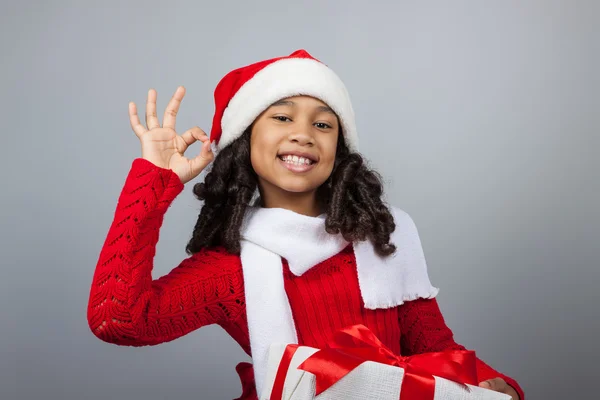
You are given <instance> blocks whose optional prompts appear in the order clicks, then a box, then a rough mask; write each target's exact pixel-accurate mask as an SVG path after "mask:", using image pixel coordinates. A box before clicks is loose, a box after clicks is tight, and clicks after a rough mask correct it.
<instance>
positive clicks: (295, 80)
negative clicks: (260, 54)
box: [210, 50, 358, 152]
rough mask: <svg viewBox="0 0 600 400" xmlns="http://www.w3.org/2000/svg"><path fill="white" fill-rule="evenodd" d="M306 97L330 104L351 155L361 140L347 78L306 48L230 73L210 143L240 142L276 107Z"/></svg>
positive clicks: (218, 94) (219, 95) (219, 92)
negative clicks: (344, 81)
mask: <svg viewBox="0 0 600 400" xmlns="http://www.w3.org/2000/svg"><path fill="white" fill-rule="evenodd" d="M299 95H306V96H311V97H315V98H317V99H319V100H321V101H323V102H324V103H326V104H327V105H328V106H329V107H331V109H332V110H333V111H335V113H336V114H337V116H338V118H339V120H340V124H341V127H342V133H343V135H344V138H345V140H346V144H347V146H348V148H349V149H350V151H353V152H355V151H358V136H357V133H356V123H355V120H354V110H353V109H352V104H351V102H350V96H349V95H348V91H347V90H346V87H345V86H344V83H343V82H342V80H341V79H340V78H339V77H338V76H337V75H336V74H335V72H333V71H332V70H331V69H330V68H329V67H328V66H326V65H325V64H323V63H322V62H320V61H319V60H317V59H316V58H314V57H312V56H311V55H310V54H308V52H306V51H305V50H297V51H295V52H293V53H292V54H290V55H289V56H287V57H278V58H273V59H270V60H265V61H260V62H257V63H254V64H251V65H248V66H245V67H242V68H238V69H236V70H233V71H231V72H230V73H228V74H227V75H225V77H223V79H221V81H220V82H219V84H218V85H217V87H216V89H215V115H214V118H213V125H212V129H211V132H210V138H211V141H213V142H214V143H215V144H216V149H217V150H220V149H222V148H224V147H226V146H228V145H230V144H231V143H232V142H233V141H235V140H236V139H237V138H239V137H240V136H241V135H242V134H243V133H244V131H245V130H246V129H247V128H248V127H249V126H250V125H251V124H252V122H254V120H255V119H256V117H258V116H259V115H260V114H261V113H262V112H263V111H264V110H266V109H267V108H269V107H270V106H271V104H273V103H275V102H276V101H278V100H281V99H283V98H286V97H291V96H299Z"/></svg>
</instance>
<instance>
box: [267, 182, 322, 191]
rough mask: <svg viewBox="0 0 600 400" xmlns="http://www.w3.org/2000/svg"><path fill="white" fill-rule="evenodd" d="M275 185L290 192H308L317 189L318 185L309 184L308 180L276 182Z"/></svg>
mask: <svg viewBox="0 0 600 400" xmlns="http://www.w3.org/2000/svg"><path fill="white" fill-rule="evenodd" d="M277 186H278V187H279V188H280V189H281V190H284V191H286V192H290V193H309V192H314V191H315V190H317V188H318V187H319V185H315V184H310V183H308V182H289V181H288V182H285V183H284V182H277Z"/></svg>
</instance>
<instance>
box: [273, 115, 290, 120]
mask: <svg viewBox="0 0 600 400" xmlns="http://www.w3.org/2000/svg"><path fill="white" fill-rule="evenodd" d="M273 119H275V120H277V121H281V122H286V121H288V120H289V121H291V119H289V118H288V117H286V116H285V115H276V116H274V117H273Z"/></svg>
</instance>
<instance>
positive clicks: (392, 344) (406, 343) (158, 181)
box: [87, 158, 524, 400]
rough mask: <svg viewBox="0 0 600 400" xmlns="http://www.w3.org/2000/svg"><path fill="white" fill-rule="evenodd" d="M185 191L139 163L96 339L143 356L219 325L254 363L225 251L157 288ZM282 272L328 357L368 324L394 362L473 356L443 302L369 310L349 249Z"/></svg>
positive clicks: (114, 240)
mask: <svg viewBox="0 0 600 400" xmlns="http://www.w3.org/2000/svg"><path fill="white" fill-rule="evenodd" d="M182 190H183V184H182V183H181V181H180V180H179V177H178V176H177V175H176V174H175V173H173V172H172V171H171V170H168V169H162V168H159V167H157V166H155V165H154V164H152V163H150V162H149V161H146V160H144V159H141V158H138V159H135V160H134V161H133V163H132V166H131V169H130V171H129V174H128V175H127V178H126V181H125V185H124V187H123V189H122V191H121V195H120V196H119V200H118V203H117V207H116V211H115V215H114V220H113V222H112V224H111V226H110V229H109V232H108V235H107V237H106V240H105V242H104V246H103V248H102V250H101V252H100V257H99V260H98V264H97V266H96V270H95V272H94V277H93V282H92V285H91V291H90V297H89V303H88V311H87V317H88V322H89V326H90V329H91V330H92V332H93V333H94V334H95V335H96V336H97V337H98V338H100V339H102V340H103V341H106V342H109V343H114V344H117V345H125V346H145V345H156V344H159V343H164V342H168V341H171V340H174V339H176V338H178V337H181V336H183V335H185V334H187V333H189V332H191V331H194V330H196V329H198V328H201V327H203V326H206V325H210V324H219V325H220V326H221V327H223V329H225V331H227V332H228V333H229V335H231V337H232V338H233V339H234V340H235V341H236V342H237V343H239V345H240V346H241V347H242V348H243V349H244V351H246V353H248V354H249V355H250V340H249V336H248V325H247V319H246V308H245V302H244V281H243V275H242V265H241V261H240V258H239V256H237V255H233V254H229V253H227V252H226V251H225V250H224V249H223V248H214V249H204V250H202V251H200V252H199V253H196V254H194V255H192V256H190V257H189V258H187V259H185V260H183V261H182V262H181V263H180V264H179V265H178V266H177V267H176V268H174V269H173V270H172V271H171V272H170V273H169V274H167V275H165V276H163V277H161V278H158V279H156V280H153V279H152V267H153V258H154V254H155V251H156V244H157V242H158V238H159V229H160V227H161V225H162V221H163V218H164V215H165V213H166V212H167V209H168V208H169V206H170V205H171V203H172V201H173V200H174V199H175V197H176V196H177V195H178V194H179V193H180V192H181V191H182ZM283 267H284V283H285V290H286V293H287V296H288V298H289V302H290V306H291V309H292V314H293V318H294V323H295V326H296V330H297V336H298V341H299V343H300V344H304V345H307V346H311V347H323V346H324V345H325V343H326V342H327V341H328V340H329V339H330V338H331V335H332V333H333V332H335V331H336V330H338V329H341V328H344V327H346V326H348V325H352V324H357V323H362V324H364V325H366V326H368V327H369V328H370V329H371V330H372V331H373V332H374V333H375V335H377V337H378V338H379V339H380V340H381V341H382V342H383V343H384V344H385V345H387V346H388V347H389V348H390V349H392V350H393V351H394V352H395V353H396V354H402V355H411V354H419V353H424V352H432V351H441V350H445V349H465V347H463V346H461V345H459V344H457V343H456V342H455V341H454V339H453V333H452V331H451V330H450V329H449V328H448V327H447V326H446V324H445V321H444V318H443V316H442V314H441V312H440V309H439V307H438V304H437V302H436V300H435V299H430V300H428V299H418V300H414V301H408V302H406V303H404V304H403V305H401V306H398V307H394V308H389V309H377V310H368V309H365V308H364V305H363V302H362V298H361V296H360V290H359V286H358V278H357V273H356V263H355V260H354V256H353V252H352V248H351V247H348V248H346V249H345V250H344V251H342V252H340V253H339V254H337V255H336V256H334V257H332V258H330V259H329V260H326V261H324V262H322V263H321V264H319V265H317V266H315V267H313V268H312V269H310V270H309V271H308V272H306V273H305V274H304V275H302V276H295V275H294V274H292V273H291V272H290V271H289V268H288V266H287V263H286V261H285V260H283ZM237 371H238V373H239V375H240V378H241V380H242V391H243V393H242V396H241V397H240V398H239V400H242V399H243V400H249V399H256V398H257V395H256V390H255V387H254V376H253V373H252V367H251V365H250V364H249V363H240V364H238V366H237ZM477 373H478V379H479V381H483V380H486V379H490V378H495V377H502V378H504V379H505V380H506V381H507V382H508V383H509V384H510V385H511V386H513V387H514V388H515V389H516V390H517V392H518V393H519V396H520V398H521V399H522V400H524V394H523V391H522V389H521V388H520V386H519V385H518V383H517V382H516V381H515V380H513V379H512V378H510V377H508V376H506V375H503V374H501V373H500V372H497V371H495V370H494V369H492V368H491V367H490V366H488V365H487V364H485V363H484V362H483V361H481V360H478V362H477Z"/></svg>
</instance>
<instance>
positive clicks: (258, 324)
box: [241, 207, 439, 396]
mask: <svg viewBox="0 0 600 400" xmlns="http://www.w3.org/2000/svg"><path fill="white" fill-rule="evenodd" d="M392 212H393V216H394V221H395V223H396V230H395V231H394V232H393V233H392V236H391V242H392V243H394V244H395V245H396V247H397V250H396V253H395V254H394V255H392V256H389V257H381V256H379V255H377V254H376V252H375V249H374V248H373V246H372V245H371V242H370V241H364V242H357V243H353V249H354V255H355V258H356V267H357V272H358V282H359V286H360V292H361V296H362V299H363V302H364V305H365V308H368V309H377V308H390V307H394V306H398V305H400V304H402V303H404V302H405V301H408V300H414V299H416V298H433V297H435V296H436V295H437V293H438V291H439V289H438V288H436V287H433V286H432V285H431V282H430V280H429V275H428V273H427V265H426V262H425V257H424V254H423V249H422V246H421V241H420V239H419V234H418V232H417V228H416V226H415V224H414V222H413V220H412V218H411V217H410V216H409V215H408V214H407V213H406V212H405V211H403V210H400V209H398V208H392ZM348 244H349V243H348V242H346V241H345V240H344V238H343V237H342V236H341V234H340V235H331V234H329V233H327V232H326V231H325V215H321V216H319V217H309V216H305V215H301V214H297V213H295V212H293V211H289V210H285V209H281V208H259V207H250V208H249V209H248V211H247V213H246V216H245V218H244V223H243V225H242V241H241V260H242V270H243V275H244V287H245V289H244V290H245V293H244V294H245V299H246V314H247V318H248V331H249V334H250V350H251V352H252V362H253V367H254V376H255V381H256V390H257V393H258V395H259V396H260V394H261V391H262V388H263V383H264V379H265V374H266V369H267V357H268V351H269V346H270V345H271V344H272V343H285V344H287V343H298V338H297V336H296V328H295V326H294V320H293V317H292V310H291V308H290V304H289V301H288V298H287V295H286V293H285V288H284V282H283V267H282V263H281V258H282V257H283V258H285V259H286V260H287V262H288V264H289V268H290V270H291V272H292V273H293V274H295V275H296V276H300V275H302V274H304V273H305V272H306V271H308V270H309V269H310V268H312V267H313V266H315V265H317V264H319V263H321V262H323V261H325V260H327V259H328V258H331V257H333V256H334V255H336V254H338V253H339V252H340V251H341V250H343V249H344V248H345V247H346V246H347V245H348Z"/></svg>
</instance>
